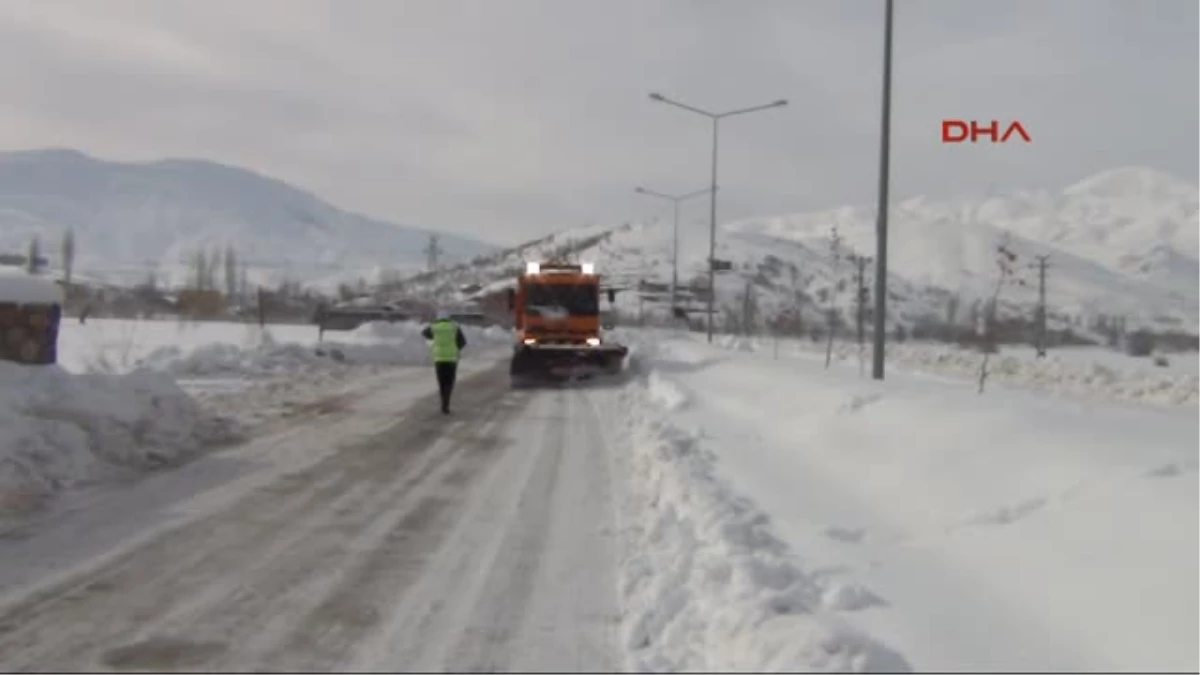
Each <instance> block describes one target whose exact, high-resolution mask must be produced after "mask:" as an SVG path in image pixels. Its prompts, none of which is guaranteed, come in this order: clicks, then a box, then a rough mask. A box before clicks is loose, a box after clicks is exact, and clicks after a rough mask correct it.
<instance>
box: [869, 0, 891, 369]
mask: <svg viewBox="0 0 1200 675" xmlns="http://www.w3.org/2000/svg"><path fill="white" fill-rule="evenodd" d="M885 2H886V5H885V8H884V19H883V110H882V114H881V116H880V117H881V120H880V133H879V206H878V207H877V210H876V218H877V220H876V226H875V345H874V348H875V349H874V353H873V354H872V359H871V376H872V377H873V378H874V379H876V380H882V379H883V356H884V344H885V337H886V335H885V331H886V326H887V323H886V319H887V225H888V170H889V159H890V157H889V150H890V146H891V126H892V125H891V120H892V0H885Z"/></svg>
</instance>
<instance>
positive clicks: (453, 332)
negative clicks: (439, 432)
mask: <svg viewBox="0 0 1200 675" xmlns="http://www.w3.org/2000/svg"><path fill="white" fill-rule="evenodd" d="M421 335H422V336H423V337H424V338H425V339H426V340H429V341H430V342H431V343H432V346H431V348H432V350H433V369H434V371H435V372H436V373H437V381H438V391H439V392H440V393H441V395H442V414H443V415H449V414H450V394H452V393H453V392H454V381H455V380H456V379H457V378H458V357H459V354H460V353H461V352H462V350H463V348H464V347H466V346H467V338H466V336H465V335H463V332H462V328H461V327H459V325H458V324H457V323H456V322H455V321H453V320H451V318H450V315H449V314H448V313H447V312H444V311H440V310H439V311H438V312H437V315H436V317H435V318H434V320H433V322H432V323H430V324H429V325H428V326H426V327H425V330H423V331H421Z"/></svg>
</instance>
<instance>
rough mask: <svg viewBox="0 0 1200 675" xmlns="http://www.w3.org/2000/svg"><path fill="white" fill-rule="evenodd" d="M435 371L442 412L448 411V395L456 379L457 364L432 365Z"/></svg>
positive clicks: (451, 391)
mask: <svg viewBox="0 0 1200 675" xmlns="http://www.w3.org/2000/svg"><path fill="white" fill-rule="evenodd" d="M433 368H434V370H435V371H437V381H438V391H439V392H440V393H441V395H442V411H443V412H445V411H448V410H450V394H451V393H453V391H454V380H455V379H456V378H457V377H458V364H457V363H454V362H441V363H435V364H433Z"/></svg>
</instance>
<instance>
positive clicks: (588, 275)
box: [508, 262, 629, 387]
mask: <svg viewBox="0 0 1200 675" xmlns="http://www.w3.org/2000/svg"><path fill="white" fill-rule="evenodd" d="M605 295H607V296H608V301H609V303H610V304H611V303H613V302H614V301H615V299H616V291H615V290H614V289H611V288H610V289H605ZM600 296H601V287H600V276H599V275H598V274H596V272H595V267H594V266H593V265H591V264H589V263H583V264H568V263H536V262H531V263H527V264H526V268H525V273H524V274H522V275H521V276H520V277H518V278H517V287H516V288H515V289H509V292H508V306H509V309H510V310H511V311H512V312H513V327H514V333H515V336H516V344H514V345H513V356H512V363H511V366H510V368H509V374H510V375H511V377H512V383H513V386H514V387H520V386H524V385H529V384H533V383H535V382H539V381H562V380H576V379H589V378H591V377H593V376H595V375H618V374H620V373H621V370H622V368H623V367H624V363H625V356H626V355H627V354H628V353H629V349H628V348H627V347H625V346H624V345H621V344H619V343H616V342H611V341H609V340H607V339H605V336H603V335H601V326H600Z"/></svg>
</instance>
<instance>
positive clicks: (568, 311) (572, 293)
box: [526, 284, 600, 319]
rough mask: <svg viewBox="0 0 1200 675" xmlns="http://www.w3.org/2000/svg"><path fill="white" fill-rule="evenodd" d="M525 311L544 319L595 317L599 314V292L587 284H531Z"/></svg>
mask: <svg viewBox="0 0 1200 675" xmlns="http://www.w3.org/2000/svg"><path fill="white" fill-rule="evenodd" d="M526 311H527V312H528V313H529V314H530V315H531V316H540V317H542V318H546V319H552V318H555V317H563V316H596V315H597V314H599V313H600V290H599V289H598V288H597V287H596V286H594V285H589V284H532V285H530V286H529V288H528V299H527V300H526Z"/></svg>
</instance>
